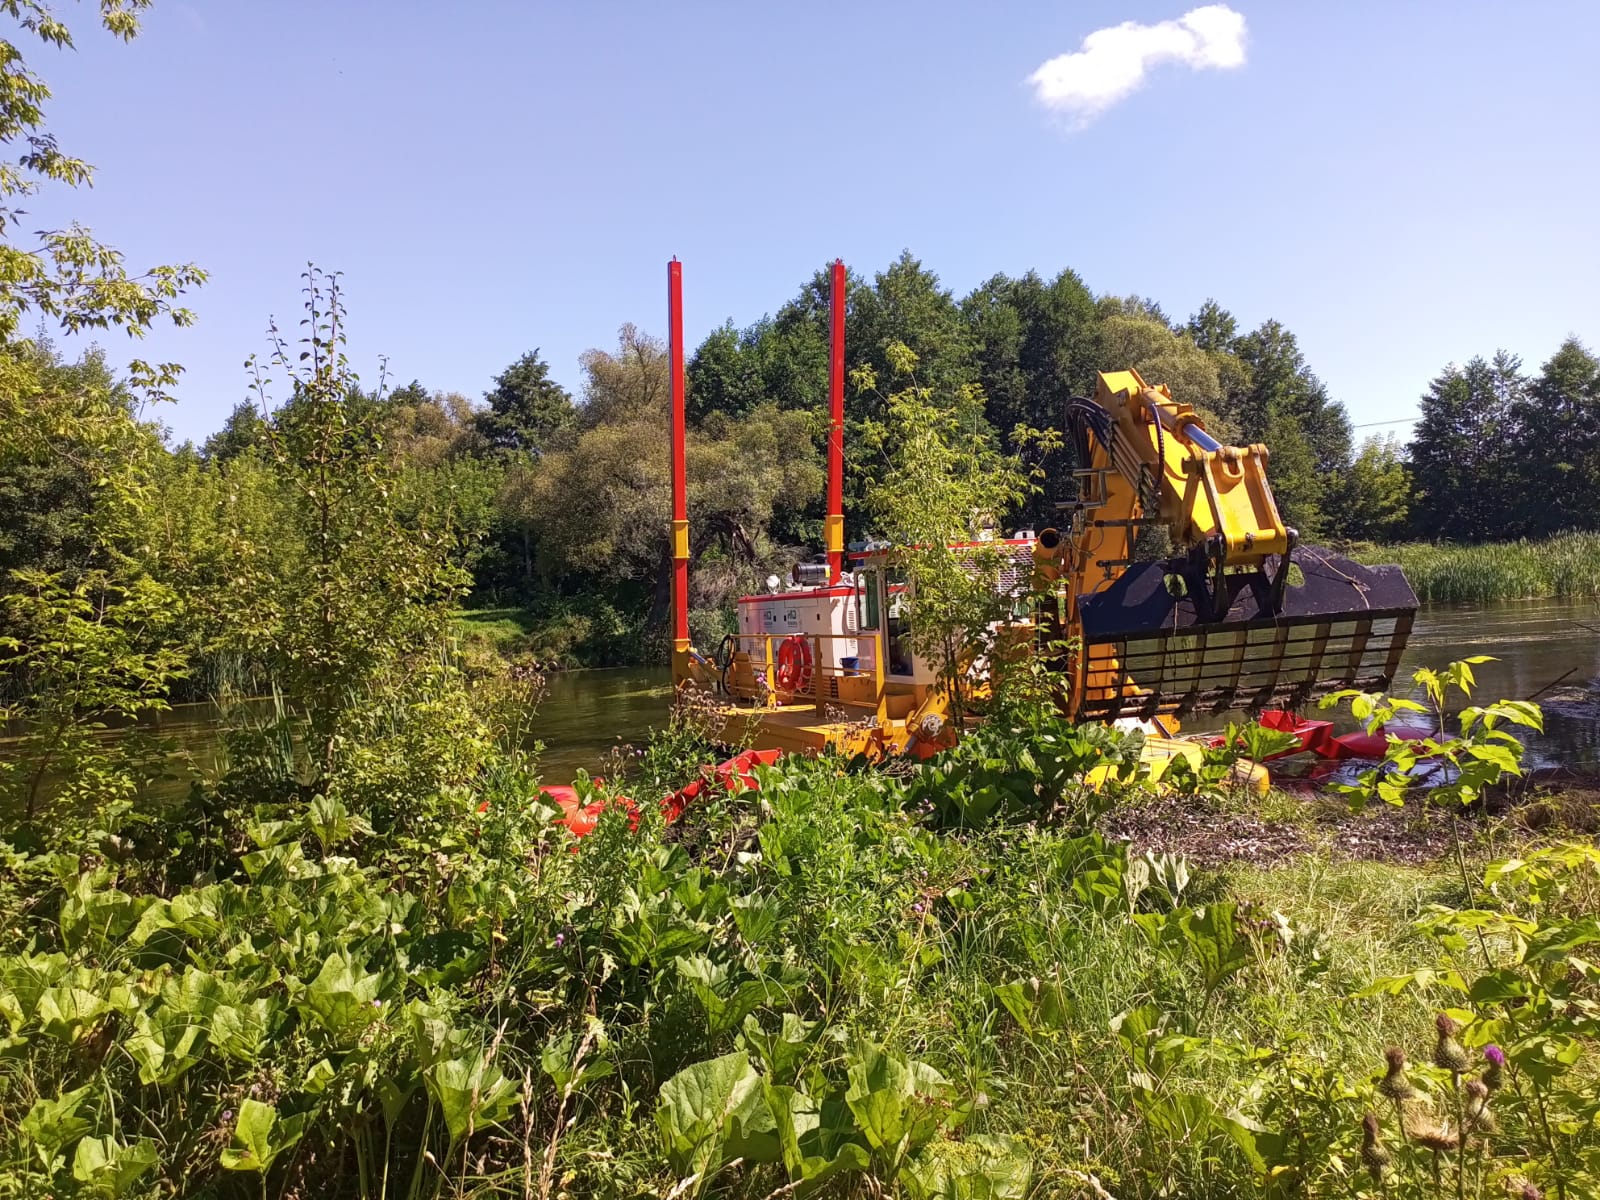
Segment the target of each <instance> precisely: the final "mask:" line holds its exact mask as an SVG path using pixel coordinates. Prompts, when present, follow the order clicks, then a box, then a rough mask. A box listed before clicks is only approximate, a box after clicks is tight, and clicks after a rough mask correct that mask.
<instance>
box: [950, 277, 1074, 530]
mask: <svg viewBox="0 0 1600 1200" xmlns="http://www.w3.org/2000/svg"><path fill="white" fill-rule="evenodd" d="M961 311H962V315H963V316H964V317H965V319H966V321H967V323H968V326H969V328H970V329H971V332H972V338H973V341H974V345H975V350H974V356H975V362H976V375H977V378H976V382H977V383H978V385H979V386H980V387H981V388H982V389H983V394H984V396H985V414H986V416H987V418H988V421H989V424H990V425H991V426H993V427H994V428H995V429H1012V428H1015V427H1016V426H1017V425H1026V426H1028V427H1030V428H1036V429H1059V428H1060V426H1061V423H1062V414H1063V413H1064V412H1065V411H1066V406H1067V401H1068V400H1069V399H1070V398H1071V397H1072V396H1075V395H1084V394H1086V393H1087V392H1089V391H1090V390H1092V386H1093V381H1094V373H1095V371H1097V370H1099V369H1100V368H1101V367H1102V365H1103V364H1102V361H1101V360H1102V339H1101V329H1100V318H1099V316H1098V314H1097V312H1096V308H1095V301H1094V297H1093V295H1092V294H1091V293H1090V291H1089V289H1088V288H1087V287H1085V286H1084V283H1083V281H1082V280H1081V279H1080V278H1079V277H1078V276H1077V274H1076V273H1074V272H1072V271H1063V272H1061V274H1060V275H1058V276H1056V278H1055V279H1053V280H1051V281H1050V282H1049V283H1046V282H1045V281H1044V280H1043V279H1041V278H1040V277H1039V276H1038V275H1037V274H1036V273H1034V272H1032V271H1030V272H1028V273H1027V274H1026V275H1023V276H1022V277H1021V278H1018V279H1010V278H1008V277H1006V276H1004V275H996V276H994V277H993V278H991V279H989V280H987V281H986V282H985V283H983V284H982V285H980V286H979V287H978V288H976V289H975V290H974V291H973V292H972V293H971V294H969V295H968V296H967V297H966V298H965V299H964V300H963V301H962V302H961ZM1024 452H1025V453H1027V454H1029V455H1031V456H1034V457H1033V458H1032V459H1031V460H1030V461H1031V464H1032V465H1036V466H1038V467H1040V468H1041V469H1042V470H1043V471H1044V473H1045V476H1046V478H1050V479H1054V480H1058V481H1062V485H1061V486H1058V487H1057V489H1056V493H1055V494H1053V495H1052V494H1049V493H1047V492H1046V491H1045V490H1044V489H1043V488H1040V489H1039V490H1038V491H1036V492H1035V493H1034V494H1033V495H1032V496H1031V497H1030V498H1029V499H1028V500H1027V501H1026V502H1025V503H1024V505H1023V507H1022V509H1021V510H1020V511H1019V512H1018V513H1017V514H1016V519H1017V522H1018V523H1019V524H1022V525H1032V526H1034V527H1035V528H1043V527H1044V526H1047V525H1050V524H1053V523H1054V520H1055V509H1054V507H1053V502H1054V501H1057V500H1062V499H1065V498H1066V496H1067V489H1066V487H1065V486H1064V481H1065V480H1066V479H1067V477H1068V475H1067V473H1068V471H1070V465H1069V464H1068V463H1067V462H1066V461H1065V457H1064V455H1063V454H1061V453H1059V452H1052V451H1046V450H1045V449H1043V447H1042V445H1041V444H1038V443H1036V444H1034V445H1032V446H1030V447H1029V448H1028V449H1027V450H1026V451H1024Z"/></svg>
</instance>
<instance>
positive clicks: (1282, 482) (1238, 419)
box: [1228, 321, 1351, 538]
mask: <svg viewBox="0 0 1600 1200" xmlns="http://www.w3.org/2000/svg"><path fill="white" fill-rule="evenodd" d="M1232 349H1233V353H1234V354H1235V355H1236V356H1237V357H1238V359H1239V360H1240V361H1241V362H1242V363H1243V364H1244V366H1245V367H1246V368H1247V369H1248V381H1247V383H1246V385H1245V388H1244V390H1243V392H1242V394H1241V395H1240V396H1239V398H1238V400H1237V402H1236V407H1235V410H1234V411H1233V412H1230V413H1229V414H1228V416H1229V418H1230V419H1231V420H1232V421H1233V423H1234V424H1235V426H1236V428H1237V432H1238V435H1239V438H1240V440H1241V441H1245V442H1261V443H1263V444H1265V445H1266V446H1267V448H1268V450H1269V451H1270V452H1271V456H1272V457H1271V461H1270V464H1269V467H1268V472H1269V475H1270V477H1271V480H1272V490H1273V494H1274V495H1275V496H1276V497H1277V500H1278V508H1279V511H1280V512H1281V513H1282V514H1283V518H1284V520H1285V521H1286V522H1288V523H1289V524H1290V525H1291V526H1293V527H1295V528H1296V529H1298V530H1299V531H1300V534H1301V536H1302V537H1303V538H1315V537H1317V536H1320V534H1321V533H1322V531H1323V528H1324V526H1325V525H1326V524H1327V522H1328V520H1329V517H1328V507H1329V505H1328V496H1327V488H1328V483H1329V481H1330V480H1332V479H1334V478H1335V477H1337V476H1338V475H1339V473H1340V472H1342V471H1343V470H1345V469H1346V467H1348V465H1349V463H1350V437H1351V435H1350V418H1349V417H1348V415H1346V413H1345V411H1344V406H1343V405H1342V404H1339V403H1338V402H1337V401H1335V400H1334V399H1333V398H1332V397H1330V396H1329V395H1328V391H1327V388H1325V387H1324V386H1323V384H1322V381H1321V380H1319V379H1318V378H1317V377H1316V376H1315V375H1314V374H1312V373H1311V370H1310V368H1309V367H1308V366H1307V365H1306V361H1305V356H1304V355H1303V354H1302V353H1301V352H1300V345H1299V343H1298V341H1297V340H1296V339H1295V336H1294V334H1292V333H1290V332H1289V330H1287V329H1285V328H1284V327H1283V326H1282V325H1281V324H1279V323H1278V322H1277V321H1267V322H1265V323H1263V324H1262V325H1261V326H1260V327H1259V328H1258V329H1255V330H1253V331H1252V332H1250V333H1248V334H1246V335H1244V336H1243V337H1240V338H1237V339H1235V340H1234V343H1233V347H1232Z"/></svg>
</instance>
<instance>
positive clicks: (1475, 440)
mask: <svg viewBox="0 0 1600 1200" xmlns="http://www.w3.org/2000/svg"><path fill="white" fill-rule="evenodd" d="M1524 386H1525V381H1524V380H1523V377H1522V372H1521V362H1520V360H1518V359H1517V357H1516V356H1515V355H1512V354H1508V353H1506V352H1505V351H1504V350H1502V351H1499V352H1498V353H1496V354H1495V356H1494V358H1493V359H1492V360H1486V359H1483V358H1474V359H1473V360H1472V361H1471V362H1469V363H1468V364H1467V365H1466V366H1465V367H1457V366H1455V365H1453V364H1452V365H1451V366H1448V367H1446V368H1445V369H1444V371H1443V372H1441V373H1440V374H1439V375H1438V376H1437V377H1436V378H1435V379H1434V380H1433V382H1432V383H1431V384H1429V386H1428V390H1427V392H1426V393H1424V394H1423V397H1422V402H1421V410H1422V415H1421V417H1420V419H1419V420H1418V421H1417V424H1416V427H1415V429H1413V431H1412V436H1411V444H1410V447H1409V457H1410V461H1411V474H1412V478H1413V480H1414V481H1415V485H1416V489H1417V496H1416V501H1415V505H1414V518H1413V520H1414V526H1415V528H1416V531H1417V533H1418V534H1419V535H1420V536H1422V537H1424V538H1428V539H1430V540H1432V539H1454V540H1461V541H1481V540H1483V539H1485V538H1491V537H1497V536H1505V535H1506V534H1507V533H1508V532H1509V531H1510V530H1509V529H1508V524H1509V522H1508V517H1509V516H1510V514H1511V512H1512V511H1515V510H1513V509H1512V508H1510V507H1508V501H1512V502H1515V500H1516V497H1515V496H1514V494H1513V493H1512V492H1511V491H1508V486H1509V488H1511V489H1514V488H1515V484H1514V483H1513V482H1512V481H1511V480H1510V479H1508V478H1507V477H1506V474H1505V472H1506V471H1507V469H1508V468H1512V469H1517V470H1518V471H1519V473H1520V468H1518V467H1517V466H1516V464H1515V463H1514V462H1513V457H1514V456H1513V453H1512V451H1513V446H1514V444H1515V443H1514V439H1513V436H1512V433H1513V428H1514V419H1515V417H1514V414H1515V413H1516V412H1517V411H1518V409H1519V408H1520V405H1519V401H1520V399H1521V397H1522V394H1523V390H1524Z"/></svg>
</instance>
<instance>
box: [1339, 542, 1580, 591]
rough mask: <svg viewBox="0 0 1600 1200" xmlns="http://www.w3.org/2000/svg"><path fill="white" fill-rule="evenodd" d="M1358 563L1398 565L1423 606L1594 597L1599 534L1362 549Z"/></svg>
mask: <svg viewBox="0 0 1600 1200" xmlns="http://www.w3.org/2000/svg"><path fill="white" fill-rule="evenodd" d="M1353 557H1355V558H1356V559H1357V560H1358V561H1360V562H1364V563H1399V564H1400V567H1401V569H1402V570H1404V571H1405V573H1406V578H1407V579H1408V580H1409V581H1410V582H1411V586H1412V587H1413V588H1414V589H1415V590H1416V593H1417V599H1419V600H1421V601H1422V602H1423V603H1424V604H1468V603H1476V604H1481V603H1485V602H1488V601H1494V600H1543V599H1563V600H1590V599H1596V598H1600V533H1563V534H1558V535H1557V536H1555V537H1552V538H1548V539H1545V540H1543V541H1527V540H1518V541H1515V542H1486V543H1483V544H1481V545H1476V546H1464V545H1452V544H1436V543H1432V542H1403V543H1400V544H1397V545H1393V546H1362V547H1358V548H1357V549H1356V550H1355V551H1354V553H1353Z"/></svg>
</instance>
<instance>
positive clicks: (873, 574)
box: [856, 570, 880, 629]
mask: <svg viewBox="0 0 1600 1200" xmlns="http://www.w3.org/2000/svg"><path fill="white" fill-rule="evenodd" d="M856 578H857V582H856V628H857V629H877V628H878V620H879V615H880V614H879V608H878V572H877V571H873V570H867V571H859V572H857V576H856Z"/></svg>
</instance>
